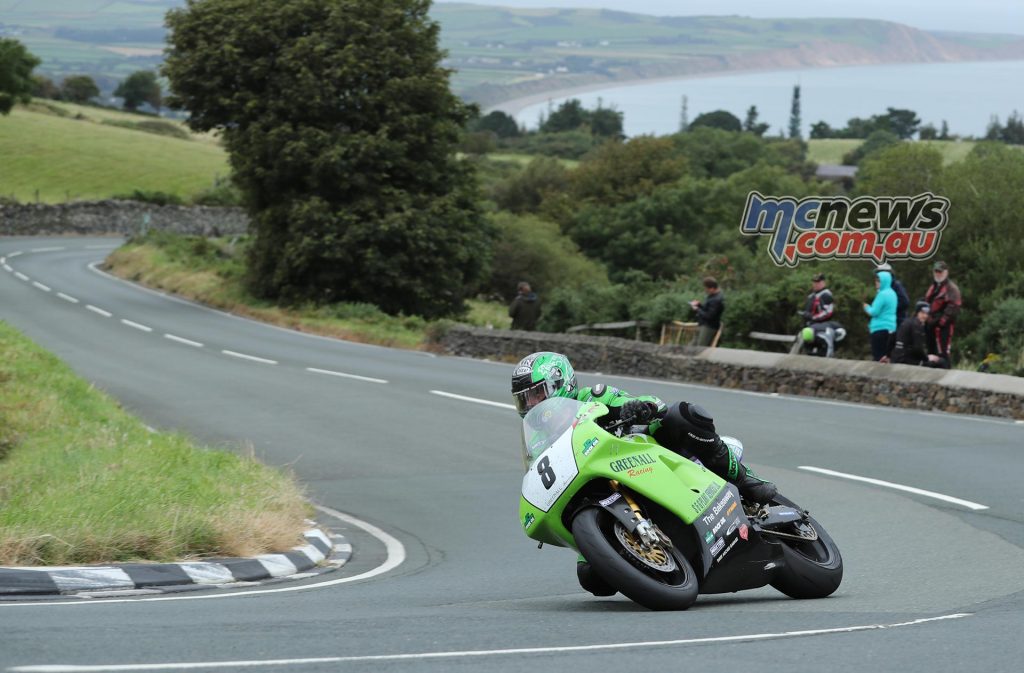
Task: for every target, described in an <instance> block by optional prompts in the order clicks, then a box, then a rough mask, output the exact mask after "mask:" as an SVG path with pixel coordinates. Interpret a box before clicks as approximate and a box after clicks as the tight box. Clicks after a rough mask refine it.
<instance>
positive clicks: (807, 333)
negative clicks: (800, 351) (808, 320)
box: [800, 327, 814, 344]
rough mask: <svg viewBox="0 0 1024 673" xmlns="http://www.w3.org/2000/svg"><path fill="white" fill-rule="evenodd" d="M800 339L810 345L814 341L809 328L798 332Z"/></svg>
mask: <svg viewBox="0 0 1024 673" xmlns="http://www.w3.org/2000/svg"><path fill="white" fill-rule="evenodd" d="M800 338H801V339H803V340H804V343H808V344H809V343H811V342H812V341H814V330H813V329H811V328H810V327H805V328H803V329H802V330H800Z"/></svg>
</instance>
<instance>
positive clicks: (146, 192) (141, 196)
mask: <svg viewBox="0 0 1024 673" xmlns="http://www.w3.org/2000/svg"><path fill="white" fill-rule="evenodd" d="M110 198H112V199H114V200H116V201H141V202H143V203H152V204H153V205H156V206H180V205H182V203H183V201H182V200H181V197H180V196H178V195H177V194H171V193H168V192H160V191H156V190H150V189H134V190H132V191H131V192H128V193H125V194H115V195H114V196H112V197H110Z"/></svg>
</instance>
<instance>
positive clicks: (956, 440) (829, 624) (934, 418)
mask: <svg viewBox="0 0 1024 673" xmlns="http://www.w3.org/2000/svg"><path fill="white" fill-rule="evenodd" d="M116 244H117V241H115V240H113V239H79V238H50V239H19V238H6V239H0V257H2V258H3V261H2V264H3V267H2V270H0V318H2V319H4V320H6V321H8V322H9V323H11V324H13V325H15V326H16V327H18V328H20V329H22V330H23V331H24V332H25V333H26V334H28V335H29V336H30V337H31V338H33V339H34V340H36V341H37V342H38V343H40V344H41V345H43V346H45V347H46V348H48V349H50V350H51V351H53V352H55V353H56V354H57V355H58V356H60V357H61V358H63V359H64V360H65V361H66V362H68V363H69V364H70V365H71V366H72V367H73V368H74V369H75V370H76V371H78V372H79V373H80V374H81V375H83V376H85V377H86V378H88V379H89V380H91V381H93V382H94V383H95V384H96V385H97V386H98V387H100V388H102V389H105V390H107V391H108V392H109V393H110V394H112V395H114V396H115V397H117V398H118V399H119V400H121V402H122V403H123V404H124V406H125V407H126V408H128V409H129V410H131V411H132V412H134V413H136V414H138V415H139V416H141V417H142V418H143V419H145V421H146V422H147V423H148V424H150V425H152V426H155V427H159V428H162V429H177V430H184V431H186V432H189V433H190V434H192V435H193V436H195V437H197V438H198V439H200V440H201V441H204V442H207V443H211V444H214V445H224V446H228V447H240V446H245V445H251V446H252V447H253V448H254V449H255V451H256V453H257V455H258V456H260V457H261V458H262V459H263V460H264V461H266V462H268V463H270V464H274V465H288V466H291V468H292V469H294V471H295V472H296V473H297V475H298V476H299V478H300V479H301V480H302V481H303V482H304V483H305V484H306V485H307V487H308V489H309V492H310V495H311V496H312V497H313V498H314V499H315V500H316V501H317V502H318V503H320V504H322V505H324V506H326V507H328V508H331V509H334V510H337V511H339V512H342V513H345V514H347V515H350V516H354V517H357V518H358V519H359V520H361V521H363V522H368V523H369V524H371V525H374V526H377V527H379V528H380V529H381V530H383V531H385V532H386V533H387V534H388V535H391V536H394V537H395V538H397V540H398V541H400V543H401V546H402V547H403V549H404V554H405V558H404V560H403V562H402V563H401V564H398V565H396V567H393V568H389V569H388V570H387V572H382V573H379V574H376V575H374V576H372V577H367V578H365V579H360V580H357V581H354V582H349V583H342V584H333V585H330V586H322V587H309V588H307V589H303V590H297V591H289V592H279V593H259V592H245V591H244V590H240V591H239V593H243V594H245V595H238V596H227V597H224V598H220V599H217V600H213V599H207V598H205V595H199V594H197V595H195V596H192V597H190V599H189V600H180V601H151V600H144V599H133V600H122V601H118V602H105V601H78V602H75V601H68V600H64V601H57V602H42V603H32V604H26V603H17V604H2V605H0V643H2V647H0V669H3V670H35V671H41V670H68V671H77V670H97V671H100V670H103V671H105V670H185V669H190V670H193V669H194V670H206V669H209V670H234V669H242V668H246V669H249V668H275V669H277V668H280V669H292V670H324V671H328V670H331V671H333V670H360V671H361V670H368V671H377V670H385V669H386V670H406V669H408V670H416V671H421V670H437V671H448V670H452V669H454V668H455V667H456V666H460V665H461V666H465V665H467V664H468V665H470V666H472V667H473V670H483V671H519V670H523V669H525V668H527V667H538V668H541V669H544V670H546V669H554V668H557V669H559V670H564V671H592V670H600V669H604V668H609V667H611V666H613V665H617V664H618V665H621V664H625V665H628V666H630V667H635V668H644V669H650V670H654V669H662V668H668V667H673V668H675V667H680V666H682V665H687V666H689V665H695V668H697V669H699V670H714V669H716V668H723V667H726V666H728V667H729V668H736V667H740V668H747V667H749V668H750V669H751V670H759V669H760V668H762V667H764V666H765V665H769V664H770V665H773V667H775V666H779V665H781V666H784V667H786V668H787V669H790V670H798V671H799V670H821V669H822V668H828V669H838V670H844V669H845V670H862V669H865V668H868V667H871V668H873V669H877V670H901V671H925V670H927V671H935V670H960V669H962V668H963V667H964V665H965V664H966V662H970V664H971V666H972V667H978V668H988V669H990V670H1016V668H1017V667H1018V666H1019V661H1020V657H1021V656H1022V655H1024V646H1022V644H1021V639H1020V637H1019V636H1020V628H1021V625H1022V617H1021V615H1022V614H1024V611H1022V609H1024V593H1022V590H1024V574H1022V573H1021V571H1020V569H1021V567H1024V495H1022V494H1021V490H1020V476H1021V474H1024V470H1022V467H1024V458H1022V456H1021V449H1022V445H1024V425H1021V424H1015V423H1012V422H1006V421H1000V420H995V419H985V418H974V417H959V416H946V415H942V414H932V413H922V412H912V411H897V410H891V409H886V408H879V407H871V406H862V405H851V404H840V403H829V402H827V401H819V400H809V399H802V398H792V397H778V396H771V395H761V394H746V393H743V392H736V391H726V390H718V389H714V388H708V387H701V386H687V385H680V384H672V383H666V382H659V381H648V380H639V379H631V378H629V377H612V376H600V375H598V374H596V373H583V374H581V378H582V379H583V380H584V382H586V383H589V382H595V381H598V380H601V381H606V382H608V383H611V384H614V385H619V386H621V387H623V388H625V389H627V390H630V391H637V392H641V391H642V392H650V393H653V394H657V395H659V396H661V397H663V398H666V399H691V400H699V401H700V402H701V403H702V404H704V406H706V407H708V408H709V409H710V410H711V411H713V412H714V413H715V415H716V417H717V419H718V425H719V428H720V429H721V430H722V431H724V432H726V433H728V434H734V435H736V436H739V437H741V438H743V439H744V440H745V442H746V444H747V452H748V456H747V459H748V461H749V462H751V463H752V464H753V465H754V466H755V467H757V468H759V470H760V472H762V473H763V474H764V475H765V476H767V477H768V478H771V479H773V480H775V481H776V482H777V483H778V484H779V485H780V487H781V489H782V490H783V492H784V493H786V494H787V495H789V496H790V497H791V498H793V499H794V500H796V501H797V502H800V503H801V504H803V505H804V506H806V507H808V508H810V509H811V510H812V511H813V512H814V514H815V516H816V518H818V519H819V520H820V521H821V522H822V523H823V524H824V525H825V526H826V527H827V528H828V529H829V531H830V533H831V534H832V536H833V537H834V538H835V539H836V541H837V542H838V544H839V545H840V548H841V549H842V551H843V555H844V558H845V561H846V575H845V579H844V582H843V585H842V587H840V590H839V591H838V592H837V594H836V595H835V596H833V597H831V598H829V599H825V600H819V601H803V602H802V601H794V600H789V599H787V598H785V597H783V596H782V595H781V594H779V593H777V592H775V591H774V590H771V589H764V590H759V591H751V592H743V593H739V594H729V595H723V596H703V597H701V598H700V599H699V600H698V602H697V604H696V606H694V608H692V609H691V610H689V611H687V612H684V613H679V614H661V613H650V612H645V611H643V610H641V609H639V608H637V607H636V606H635V605H633V604H632V603H630V602H628V601H626V600H625V599H623V598H621V597H617V598H614V599H595V598H593V597H590V596H589V595H585V594H583V593H582V592H581V590H579V589H578V587H577V586H576V582H575V577H574V573H573V566H574V557H573V555H572V554H570V553H568V552H567V551H565V550H560V549H549V548H545V549H543V550H541V551H538V550H537V549H536V546H535V545H534V544H533V543H531V542H530V541H529V540H527V539H526V538H525V537H524V536H523V535H522V533H521V531H520V529H519V523H518V521H517V517H516V509H517V500H518V486H519V481H520V476H521V465H520V459H519V450H518V425H519V424H518V418H517V417H516V415H515V414H514V413H513V412H512V411H511V410H510V409H509V408H508V406H507V404H508V401H509V400H508V375H509V371H508V370H509V367H508V366H507V365H498V364H495V363H489V362H481V361H474V360H468V359H460V358H446V357H434V356H431V355H428V354H423V353H416V352H409V351H400V350H392V349H385V348H378V347H373V346H364V345H359V344H351V343H345V342H340V341H335V340H329V339H322V338H317V337H311V336H308V335H302V334H298V333H294V332H289V331H286V330H281V329H277V328H273V327H269V326H265V325H260V324H257V323H254V322H251V321H247V320H243V319H239V318H235V317H231V316H226V315H224V314H222V313H218V312H215V311H210V310H208V309H204V308H202V307H197V306H195V305H193V304H189V303H187V302H182V301H177V300H174V299H171V298H167V297H164V296H161V295H159V294H158V293H153V292H149V291H145V290H143V289H140V288H138V287H135V286H133V285H131V284H128V283H125V282H123V281H119V280H117V279H113V278H110V277H108V276H106V275H104V274H102V273H99V272H97V271H96V270H94V269H92V268H90V265H91V264H93V263H95V262H97V261H98V260H101V259H102V258H103V257H104V255H105V254H106V251H107V250H110V249H112V248H113V247H115V246H116ZM19 252H20V253H21V254H17V255H16V254H14V253H19ZM438 393H445V394H438ZM802 468H816V469H817V470H827V471H830V472H831V473H840V475H852V476H855V477H863V478H868V479H874V480H879V481H885V482H889V483H891V484H896V485H901V486H906V487H911V488H914V489H917V492H908V491H906V490H897V489H895V488H892V487H889V486H885V485H880V484H877V483H868V482H864V481H858V480H854V479H851V478H848V477H847V476H837V475H834V474H830V473H824V472H821V471H812V470H808V469H802ZM936 496H945V497H946V498H947V499H942V498H939V497H936ZM964 503H969V504H964ZM971 504H973V505H978V508H972V507H971V506H970V505H971ZM336 527H338V528H339V529H341V530H343V532H344V533H345V535H346V537H349V538H350V539H351V540H352V542H353V546H354V548H355V552H354V554H353V560H352V561H351V562H350V564H349V565H348V566H346V568H345V569H344V570H343V571H342V572H343V573H344V574H345V575H347V576H356V575H360V574H361V573H367V572H372V571H373V569H374V568H379V567H381V565H382V564H384V563H385V562H386V559H387V558H388V555H389V550H388V549H387V548H386V547H385V545H384V544H383V543H382V542H381V541H380V539H378V538H377V537H374V536H373V535H370V534H368V533H366V531H365V530H363V529H361V528H359V527H357V526H352V525H350V524H346V523H344V522H339V523H338V524H337V526H336ZM220 595H221V596H223V594H220ZM883 627H884V628H883ZM112 666H121V667H122V668H117V669H112V668H111V667H112ZM26 667H29V668H26ZM83 667H88V668H83ZM125 667H127V668H125Z"/></svg>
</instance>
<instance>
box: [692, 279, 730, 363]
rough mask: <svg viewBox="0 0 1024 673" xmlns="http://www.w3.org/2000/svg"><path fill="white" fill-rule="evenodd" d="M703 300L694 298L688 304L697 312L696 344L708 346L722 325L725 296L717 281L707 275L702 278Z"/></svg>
mask: <svg viewBox="0 0 1024 673" xmlns="http://www.w3.org/2000/svg"><path fill="white" fill-rule="evenodd" d="M704 292H705V293H706V295H705V297H704V301H699V300H697V299H694V300H693V301H691V302H690V306H691V307H692V308H693V310H694V311H696V312H697V324H698V325H700V329H699V331H698V332H697V345H698V346H710V345H711V342H712V341H713V340H714V338H715V334H717V333H718V328H719V327H721V326H722V313H724V312H725V297H724V296H723V295H722V290H721V289H719V287H718V281H717V280H715V279H714V278H712V277H711V276H708V277H707V278H705V279H704Z"/></svg>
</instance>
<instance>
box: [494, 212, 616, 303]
mask: <svg viewBox="0 0 1024 673" xmlns="http://www.w3.org/2000/svg"><path fill="white" fill-rule="evenodd" d="M490 219H491V222H492V223H493V225H494V227H495V229H496V230H497V234H498V235H497V239H496V240H495V243H494V249H493V257H494V260H495V263H494V264H492V266H491V274H490V277H489V279H488V281H487V284H486V287H485V288H484V290H485V291H486V292H487V293H489V294H490V293H493V294H498V295H500V296H501V297H503V298H504V299H505V300H507V301H510V300H511V299H512V297H514V296H515V292H516V285H517V284H518V283H519V281H522V280H525V281H528V282H529V283H530V284H531V285H532V286H533V289H534V290H535V291H537V292H538V293H541V294H542V299H543V300H544V301H545V308H544V311H545V312H546V311H547V307H546V302H547V297H546V296H544V295H545V294H546V293H550V292H551V291H552V290H554V289H556V288H559V287H578V286H580V285H583V284H586V283H591V284H596V285H601V284H605V285H606V284H607V283H608V277H607V275H606V274H605V271H604V268H603V267H602V266H601V265H600V264H599V263H597V262H595V261H593V260H590V259H587V258H586V257H584V256H583V254H582V253H580V251H579V249H578V248H577V247H576V245H575V244H574V243H573V242H572V241H571V240H569V238H568V237H566V236H564V235H562V233H561V232H560V231H559V229H558V225H557V224H555V223H553V222H548V221H547V220H543V219H540V218H538V217H536V216H533V215H513V214H511V213H497V214H495V215H493V216H491V218H490Z"/></svg>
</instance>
